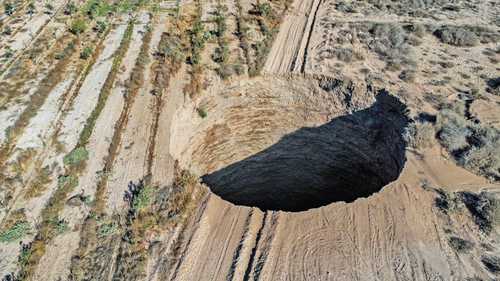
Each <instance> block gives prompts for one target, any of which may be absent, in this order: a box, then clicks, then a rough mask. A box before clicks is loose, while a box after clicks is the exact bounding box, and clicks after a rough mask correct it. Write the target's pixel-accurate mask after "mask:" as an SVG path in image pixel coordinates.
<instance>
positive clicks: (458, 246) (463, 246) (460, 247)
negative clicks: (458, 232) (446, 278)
mask: <svg viewBox="0 0 500 281" xmlns="http://www.w3.org/2000/svg"><path fill="white" fill-rule="evenodd" d="M448 244H449V245H450V247H451V248H452V249H453V250H455V251H456V252H458V253H467V252H470V250H472V248H473V247H474V243H473V242H470V241H468V240H465V239H462V238H460V237H456V236H452V237H450V238H449V239H448Z"/></svg>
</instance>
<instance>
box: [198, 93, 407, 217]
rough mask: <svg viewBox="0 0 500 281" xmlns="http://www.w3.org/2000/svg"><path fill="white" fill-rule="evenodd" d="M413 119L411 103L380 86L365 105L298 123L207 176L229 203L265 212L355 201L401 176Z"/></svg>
mask: <svg viewBox="0 0 500 281" xmlns="http://www.w3.org/2000/svg"><path fill="white" fill-rule="evenodd" d="M408 122H409V119H408V118H407V115H406V106H405V105H403V104H402V103H401V102H400V101H399V100H398V99H397V98H395V97H393V96H391V95H389V94H388V93H387V92H385V91H381V92H380V93H379V94H378V95H377V97H376V102H375V103H374V104H373V105H372V106H371V107H369V108H367V109H364V110H360V111H357V112H354V113H352V114H349V115H345V116H341V117H338V118H334V119H332V120H331V121H330V122H328V123H326V124H324V125H321V126H319V127H313V128H309V127H305V128H301V129H299V130H297V131H295V132H292V133H290V134H288V135H285V136H283V137H282V138H281V139H280V140H279V141H278V142H277V143H275V144H274V145H272V146H270V147H268V148H267V149H265V150H263V151H261V152H259V153H256V154H254V155H252V156H250V157H247V158H245V159H243V160H241V161H239V162H236V163H233V164H231V165H228V166H226V167H224V168H221V169H219V170H217V171H215V172H212V173H209V174H206V175H204V176H203V177H202V180H203V182H204V183H205V184H207V185H208V186H209V187H210V189H211V190H212V191H213V192H214V193H216V194H217V195H219V196H220V197H222V198H223V199H225V200H227V201H230V202H232V203H234V204H236V205H244V206H251V207H258V208H260V209H263V210H283V211H304V210H308V209H311V208H316V207H320V206H324V205H327V204H329V203H332V202H337V201H345V202H352V201H354V200H356V199H357V198H360V197H367V196H369V195H371V194H373V193H375V192H377V191H379V190H380V189H382V187H384V186H385V185H387V184H388V183H390V182H392V181H394V180H396V179H397V178H398V176H399V174H400V172H401V170H402V168H403V166H404V163H405V162H406V157H405V147H406V142H405V140H404V138H403V133H404V129H405V127H406V126H407V125H408Z"/></svg>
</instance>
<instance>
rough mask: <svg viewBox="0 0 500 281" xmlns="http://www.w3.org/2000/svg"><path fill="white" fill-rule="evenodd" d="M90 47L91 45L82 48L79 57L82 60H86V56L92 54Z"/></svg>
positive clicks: (88, 56)
mask: <svg viewBox="0 0 500 281" xmlns="http://www.w3.org/2000/svg"><path fill="white" fill-rule="evenodd" d="M92 52H93V50H92V48H91V47H85V48H84V49H83V51H81V52H80V58H81V59H83V60H86V59H88V58H90V56H91V55H92Z"/></svg>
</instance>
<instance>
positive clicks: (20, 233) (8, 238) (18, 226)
mask: <svg viewBox="0 0 500 281" xmlns="http://www.w3.org/2000/svg"><path fill="white" fill-rule="evenodd" d="M30 231H31V225H30V223H29V222H26V221H18V222H16V223H15V224H14V225H13V226H11V227H10V228H9V229H7V230H5V231H3V232H1V233H0V242H1V243H8V242H12V241H16V240H19V239H21V238H23V237H24V236H26V235H27V234H29V233H30Z"/></svg>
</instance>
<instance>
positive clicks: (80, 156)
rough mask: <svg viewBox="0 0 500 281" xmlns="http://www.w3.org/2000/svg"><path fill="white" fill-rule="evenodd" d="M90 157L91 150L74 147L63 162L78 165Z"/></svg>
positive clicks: (67, 164) (68, 164)
mask: <svg viewBox="0 0 500 281" xmlns="http://www.w3.org/2000/svg"><path fill="white" fill-rule="evenodd" d="M88 158H89V152H88V151H87V150H86V149H85V147H78V148H75V149H73V150H72V151H71V152H70V153H69V154H67V155H66V156H64V158H63V162H64V165H66V166H73V165H78V164H80V163H81V162H82V161H85V160H87V159H88Z"/></svg>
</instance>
